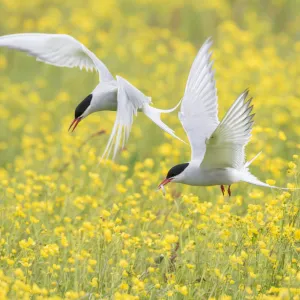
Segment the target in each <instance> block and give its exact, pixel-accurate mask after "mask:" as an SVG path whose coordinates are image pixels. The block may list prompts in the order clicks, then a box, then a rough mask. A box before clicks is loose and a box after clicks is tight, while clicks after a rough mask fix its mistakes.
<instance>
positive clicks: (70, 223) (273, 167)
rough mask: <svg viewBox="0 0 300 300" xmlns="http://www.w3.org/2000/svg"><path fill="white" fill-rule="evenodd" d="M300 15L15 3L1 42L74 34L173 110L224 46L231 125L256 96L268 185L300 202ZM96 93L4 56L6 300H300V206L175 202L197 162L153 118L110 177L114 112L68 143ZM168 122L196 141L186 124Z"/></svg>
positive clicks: (237, 199)
mask: <svg viewBox="0 0 300 300" xmlns="http://www.w3.org/2000/svg"><path fill="white" fill-rule="evenodd" d="M299 9H300V7H299V1H294V0H276V1H259V0H255V1H236V0H234V1H229V0H212V1H193V0H185V1H183V0H173V1H169V0H159V1H158V0H142V1H132V0H109V1H98V0H90V1H83V0H74V1H70V0H66V1H60V0H51V1H42V0H27V1H21V0H15V1H11V0H0V13H1V19H0V34H1V35H4V34H10V33H16V32H47V33H68V34H71V35H73V36H74V37H75V38H77V39H79V40H80V41H81V42H83V43H84V44H85V45H86V46H88V47H89V48H90V49H91V50H92V51H94V52H95V53H96V54H97V55H98V56H99V58H100V59H102V60H103V62H104V63H105V64H106V65H107V66H108V68H109V69H110V70H111V71H112V73H113V74H114V75H116V74H118V75H121V76H124V77H125V78H127V79H128V80H129V81H130V82H132V83H133V84H134V85H136V86H137V87H138V88H139V89H141V90H142V91H143V92H144V93H145V94H147V95H149V96H152V98H153V102H154V104H155V106H156V107H160V108H170V107H173V106H175V104H176V103H177V102H178V101H179V99H180V98H181V96H182V95H183V92H184V86H185V82H186V80H187V76H188V72H189V69H190V66H191V63H192V61H193V59H194V57H195V55H196V53H197V50H198V49H199V47H200V46H201V44H202V43H203V42H204V40H205V39H206V38H207V37H208V36H212V37H213V39H214V45H213V50H214V54H213V59H214V61H215V64H214V68H215V70H216V80H217V87H218V95H219V104H220V105H219V112H220V118H222V116H223V115H224V112H225V111H226V110H227V109H228V108H229V106H230V105H231V104H232V103H233V101H234V100H235V99H236V98H237V96H238V95H239V94H240V93H241V92H242V91H243V90H245V89H246V88H250V95H251V96H253V97H254V100H253V103H254V111H255V113H256V116H255V122H256V123H255V127H254V130H253V136H252V139H251V143H250V144H249V146H248V147H247V156H248V158H249V159H250V158H252V157H253V156H254V155H255V154H257V153H258V152H259V151H261V150H262V151H263V153H262V154H261V155H260V156H259V158H258V159H257V160H256V161H255V162H254V163H253V167H252V169H253V173H254V174H255V175H257V176H258V177H259V178H260V179H262V180H264V181H267V182H268V183H271V184H276V185H279V186H289V187H293V186H297V185H298V187H299V183H297V181H299V167H298V165H299V157H300V120H299V115H300V68H299V65H300V40H299V17H298V16H297V12H299ZM97 80H98V76H97V75H96V74H92V73H85V72H83V71H79V70H75V69H73V70H71V69H60V68H56V67H53V66H48V65H45V64H42V63H38V62H35V60H34V59H33V58H30V57H26V55H24V54H23V53H17V52H14V51H9V50H6V49H0V212H1V218H0V299H107V300H108V299H116V300H118V299H119V300H121V299H125V300H126V299H223V300H225V299H300V296H299V295H300V259H299V255H300V229H299V225H300V213H299V206H300V204H299V202H300V201H299V200H300V192H297V191H295V192H281V191H279V190H270V189H264V188H258V187H255V186H250V185H247V184H242V183H241V184H237V185H234V186H233V187H232V191H233V196H232V197H230V198H229V197H228V196H225V197H223V196H222V195H221V191H220V189H219V187H209V188H203V187H199V188H197V187H189V186H183V185H179V184H178V185H175V184H174V185H172V184H170V185H169V186H168V188H167V194H166V196H163V195H162V194H161V193H160V192H157V190H156V188H157V184H158V183H159V182H160V181H161V180H162V179H163V178H164V176H165V174H166V172H167V171H168V169H169V168H170V167H172V166H173V165H175V164H177V163H179V162H184V161H188V160H189V157H190V149H189V147H188V145H185V144H183V143H181V142H179V141H177V140H175V139H173V138H170V137H169V136H167V135H166V134H164V133H163V132H162V131H161V130H160V129H159V128H158V127H157V126H156V125H154V124H153V123H151V122H150V121H149V120H148V119H146V118H145V117H144V116H141V115H139V116H138V117H137V118H136V119H135V122H134V124H133V129H132V133H131V136H130V139H129V142H128V145H127V148H126V149H125V150H124V151H122V153H121V154H120V155H119V157H118V159H117V161H116V162H112V161H108V162H106V163H101V164H100V165H99V164H98V161H99V157H100V155H101V154H102V153H103V150H104V148H105V145H106V142H107V140H108V137H109V133H110V130H111V128H112V125H113V122H114V118H115V113H114V112H110V113H106V112H104V113H95V114H93V115H92V116H90V117H89V118H87V119H86V120H84V121H83V122H82V123H80V125H79V126H78V128H77V129H76V131H75V132H74V133H73V134H70V133H68V132H67V129H68V125H69V124H70V122H71V121H72V119H73V114H74V109H75V107H76V105H77V104H78V103H79V102H80V101H81V100H83V99H84V98H85V97H86V96H87V95H88V94H89V93H90V92H91V91H92V89H93V88H94V86H95V85H96V83H97ZM164 121H165V122H166V123H167V124H168V125H169V126H170V127H172V128H173V129H175V130H176V133H178V135H179V136H180V137H182V138H183V139H185V140H186V136H185V134H184V132H183V130H182V128H181V125H180V123H179V121H178V118H177V114H176V113H174V114H171V115H168V116H166V117H165V118H164ZM103 130H105V131H106V133H103ZM149 133H151V134H149Z"/></svg>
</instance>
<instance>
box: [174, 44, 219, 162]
mask: <svg viewBox="0 0 300 300" xmlns="http://www.w3.org/2000/svg"><path fill="white" fill-rule="evenodd" d="M211 45H212V40H211V39H208V40H206V42H205V43H204V44H203V46H202V47H201V49H200V50H199V52H198V54H197V56H196V58H195V60H194V62H193V65H192V68H191V71H190V74H189V77H188V81H187V85H186V88H185V93H184V97H183V100H182V104H181V111H180V112H179V119H180V121H181V123H182V126H183V128H184V130H185V132H186V134H187V136H188V138H189V141H190V144H191V150H192V159H191V160H200V161H202V159H203V156H204V154H205V149H206V145H205V141H206V140H207V139H208V138H209V137H210V136H211V134H212V133H213V131H214V130H215V129H216V127H217V126H218V124H219V120H218V103H217V89H216V83H215V80H214V72H213V71H212V64H213V62H212V61H210V57H211V52H209V49H210V47H211Z"/></svg>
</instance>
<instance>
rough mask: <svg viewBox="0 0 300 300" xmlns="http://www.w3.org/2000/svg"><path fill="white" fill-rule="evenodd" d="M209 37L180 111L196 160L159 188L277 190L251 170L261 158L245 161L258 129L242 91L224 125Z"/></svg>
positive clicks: (171, 174) (175, 170)
mask: <svg viewBox="0 0 300 300" xmlns="http://www.w3.org/2000/svg"><path fill="white" fill-rule="evenodd" d="M211 45H212V40H211V39H210V38H209V39H208V40H206V42H205V43H204V44H203V46H202V47H201V49H200V50H199V52H198V54H197V56H196V58H195V60H194V62H193V64H192V67H191V70H190V73H189V76H188V80H187V84H186V88H185V93H184V97H183V99H182V103H181V109H180V112H179V114H178V116H179V119H180V121H181V123H182V126H183V128H184V130H185V132H186V134H187V136H188V139H189V142H190V146H191V160H190V162H187V163H182V164H179V165H176V166H174V167H172V168H171V169H170V170H169V172H168V174H167V176H166V178H165V179H164V180H163V181H162V182H161V183H160V185H159V188H163V187H164V185H166V184H168V183H169V182H177V183H183V184H187V185H192V186H213V185H220V187H221V191H222V193H223V195H224V193H225V187H224V186H225V185H227V186H228V189H227V191H228V194H229V196H230V195H231V190H230V186H231V184H233V183H236V182H239V181H244V182H248V183H251V184H255V185H259V186H263V187H271V188H278V187H275V186H271V185H269V184H267V183H264V182H262V181H260V180H259V179H257V178H256V177H255V176H254V175H252V174H251V173H250V170H249V166H250V164H251V163H252V162H253V161H254V159H255V158H256V157H257V156H258V155H256V156H255V157H254V158H253V159H252V160H250V161H248V162H245V146H246V145H247V143H248V142H249V140H250V137H251V130H252V126H253V117H254V114H253V113H252V109H253V105H251V100H252V99H249V100H247V97H248V90H246V91H245V92H243V93H242V94H241V95H240V96H239V97H238V98H237V100H236V101H235V102H234V103H233V104H232V106H231V107H230V108H229V110H228V112H227V113H226V114H225V117H224V118H223V120H222V121H221V122H220V121H219V119H218V103H217V100H218V99H217V98H218V97H217V89H216V84H215V79H214V71H213V70H212V65H213V61H211V54H212V52H210V47H211Z"/></svg>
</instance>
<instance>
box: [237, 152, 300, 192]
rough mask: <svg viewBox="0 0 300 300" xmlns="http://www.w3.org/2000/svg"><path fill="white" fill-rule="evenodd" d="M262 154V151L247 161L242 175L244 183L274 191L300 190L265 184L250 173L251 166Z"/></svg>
mask: <svg viewBox="0 0 300 300" xmlns="http://www.w3.org/2000/svg"><path fill="white" fill-rule="evenodd" d="M260 154H261V151H260V152H259V153H258V154H256V155H255V156H254V157H253V158H252V159H251V160H249V161H247V162H246V163H245V165H244V169H243V170H241V173H242V174H241V175H242V181H245V182H248V183H251V184H254V185H258V186H263V187H269V188H272V189H280V190H285V191H288V190H298V189H299V188H292V189H289V188H283V187H279V186H274V185H270V184H267V183H265V182H262V181H260V180H259V179H258V178H257V177H255V176H254V175H253V174H251V173H250V171H249V166H250V165H251V164H252V163H253V161H254V160H255V159H256V158H257V157H258V156H259V155H260Z"/></svg>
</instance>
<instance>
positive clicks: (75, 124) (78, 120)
mask: <svg viewBox="0 0 300 300" xmlns="http://www.w3.org/2000/svg"><path fill="white" fill-rule="evenodd" d="M80 121H81V118H75V119H74V120H73V122H72V123H71V125H70V127H69V131H70V129H72V126H73V125H74V126H73V129H72V132H73V131H74V130H75V128H76V127H77V125H78V123H79V122H80Z"/></svg>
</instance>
